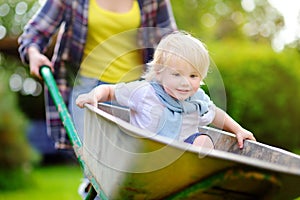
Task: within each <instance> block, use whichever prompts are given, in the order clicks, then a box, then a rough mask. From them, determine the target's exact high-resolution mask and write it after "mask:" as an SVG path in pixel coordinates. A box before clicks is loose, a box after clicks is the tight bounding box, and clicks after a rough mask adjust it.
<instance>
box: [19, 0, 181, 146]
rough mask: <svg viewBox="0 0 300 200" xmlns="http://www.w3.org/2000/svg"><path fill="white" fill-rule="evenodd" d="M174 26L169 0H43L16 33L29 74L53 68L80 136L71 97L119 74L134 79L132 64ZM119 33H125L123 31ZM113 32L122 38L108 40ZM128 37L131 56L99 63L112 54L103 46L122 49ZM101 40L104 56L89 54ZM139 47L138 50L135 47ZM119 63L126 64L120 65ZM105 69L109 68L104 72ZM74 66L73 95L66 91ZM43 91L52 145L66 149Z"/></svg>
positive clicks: (144, 58)
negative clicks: (51, 47) (44, 67)
mask: <svg viewBox="0 0 300 200" xmlns="http://www.w3.org/2000/svg"><path fill="white" fill-rule="evenodd" d="M176 29H177V27H176V24H175V20H174V17H173V13H172V9H171V5H170V3H169V1H168V0H138V1H137V0H109V1H107V0H90V1H89V0H73V1H60V0H47V1H46V2H45V4H44V5H43V6H42V7H41V9H40V10H39V11H38V13H37V14H36V15H35V16H34V17H33V18H32V19H31V20H30V21H29V23H28V24H27V25H26V27H25V29H24V33H23V34H22V35H21V36H20V38H19V44H20V47H19V52H20V56H21V59H22V61H23V62H24V63H27V64H29V67H30V73H31V74H32V75H33V76H36V77H40V75H39V68H40V66H42V65H48V66H50V68H51V69H52V70H53V72H54V77H55V78H56V80H57V84H58V87H59V89H60V92H61V94H62V96H63V98H64V99H65V101H66V103H67V104H68V102H70V105H69V108H70V112H71V113H72V116H73V119H74V123H75V126H76V129H77V132H78V133H79V135H80V136H81V138H82V134H83V133H82V132H83V131H82V130H83V123H82V121H83V120H82V116H83V114H82V111H80V110H79V109H77V110H75V109H76V106H73V104H72V103H71V102H74V101H75V98H76V96H77V94H80V93H84V92H86V91H89V90H90V89H91V88H93V87H95V86H96V85H99V84H103V83H116V82H119V81H120V79H121V78H122V77H124V76H125V79H124V78H122V81H132V80H134V79H139V77H140V75H141V74H142V70H132V68H135V67H136V66H137V65H138V64H143V63H146V62H148V61H149V60H151V58H152V54H153V47H155V45H156V44H157V42H158V41H159V40H160V38H161V37H162V36H163V35H164V34H166V33H168V32H172V31H174V30H176ZM124 32H127V33H129V34H123V33H124ZM56 33H57V38H56V43H55V49H54V54H53V57H52V60H51V61H50V60H49V59H48V58H47V57H46V56H45V55H44V53H45V52H46V50H47V48H48V46H49V44H50V41H51V40H52V39H54V38H55V36H56ZM115 35H120V37H121V38H122V39H118V37H116V38H117V39H112V40H111V39H110V38H112V37H113V36H115ZM130 37H131V38H130ZM127 39H128V40H132V41H136V42H135V43H136V46H134V45H131V46H130V45H129V47H128V49H129V50H128V51H131V50H132V49H135V52H133V54H134V55H133V56H132V55H129V57H127V58H126V56H125V58H124V59H122V58H121V59H119V60H117V62H112V63H109V64H111V65H109V66H108V64H107V63H105V64H103V63H104V62H105V61H103V58H104V57H107V56H109V57H110V60H113V58H114V56H116V55H115V54H113V53H107V52H109V51H105V49H108V50H109V48H110V47H112V48H113V50H115V49H118V48H123V49H122V50H121V51H120V52H122V51H124V48H126V47H127V46H126V45H127V44H121V45H119V46H118V44H117V45H116V43H118V41H124V40H127ZM103 43H104V44H106V45H104V48H102V52H101V54H104V55H105V56H101V55H97V54H96V53H93V49H95V48H96V47H98V46H99V44H103ZM120 46H121V47H120ZM103 49H104V50H103ZM139 49H142V51H138V50H139ZM97 52H98V51H97ZM91 55H92V56H91ZM95 55H97V56H95ZM117 56H118V55H117ZM123 61H124V62H123ZM101 63H102V65H101ZM118 63H121V64H118ZM122 63H123V64H122ZM124 66H127V67H125V69H124ZM107 68H109V69H110V70H105V69H107ZM120 68H122V70H120ZM79 69H80V71H79V73H78V74H79V76H78V78H77V80H78V81H77V83H78V84H76V87H77V88H76V94H74V95H70V92H71V87H72V85H73V83H74V77H75V75H76V73H77V72H78V70H79ZM103 72H104V73H103ZM112 72H113V73H112ZM100 73H101V76H99V74H100ZM102 78H103V79H104V80H102ZM45 94H46V101H45V102H46V104H47V105H46V113H47V114H46V119H47V126H48V129H47V130H48V131H49V132H48V134H49V135H51V136H52V138H53V139H54V140H55V144H56V148H58V149H64V148H67V147H68V146H70V143H69V140H68V139H67V135H66V133H65V130H64V128H63V126H62V124H61V122H60V120H59V117H58V113H57V112H56V109H55V106H54V104H53V102H52V101H51V99H50V98H49V95H48V92H47V91H46V92H45ZM72 97H73V98H72ZM74 105H75V104H74ZM73 109H74V110H73ZM75 115H76V116H75Z"/></svg>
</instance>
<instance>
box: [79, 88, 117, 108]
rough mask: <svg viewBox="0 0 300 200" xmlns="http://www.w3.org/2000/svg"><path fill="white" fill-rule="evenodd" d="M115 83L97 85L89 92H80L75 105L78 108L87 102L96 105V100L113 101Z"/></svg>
mask: <svg viewBox="0 0 300 200" xmlns="http://www.w3.org/2000/svg"><path fill="white" fill-rule="evenodd" d="M114 100H116V98H115V85H99V86H97V87H95V88H94V89H93V90H91V91H90V92H89V93H86V94H81V95H79V96H78V97H77V99H76V105H77V106H78V107H80V108H83V107H84V104H86V103H88V104H91V105H93V106H95V107H97V104H98V102H104V101H114Z"/></svg>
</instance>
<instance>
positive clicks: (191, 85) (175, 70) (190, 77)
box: [157, 59, 202, 101]
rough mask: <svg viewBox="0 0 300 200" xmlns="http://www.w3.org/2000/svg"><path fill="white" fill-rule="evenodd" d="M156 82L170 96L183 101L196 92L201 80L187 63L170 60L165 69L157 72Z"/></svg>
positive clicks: (179, 60) (180, 60)
mask: <svg viewBox="0 0 300 200" xmlns="http://www.w3.org/2000/svg"><path fill="white" fill-rule="evenodd" d="M157 80H158V81H159V82H160V83H161V84H162V86H163V88H164V90H165V91H166V92H167V93H168V94H169V95H170V96H172V97H174V98H175V99H178V100H180V101H183V100H185V99H187V98H189V97H191V96H193V95H194V94H195V93H196V92H197V90H198V89H199V86H200V82H201V81H202V78H201V76H200V74H199V72H198V71H197V70H196V69H195V68H194V67H193V66H191V65H190V64H189V63H187V62H185V61H184V60H182V59H171V61H169V63H168V66H167V67H165V68H164V69H163V70H162V71H160V72H157Z"/></svg>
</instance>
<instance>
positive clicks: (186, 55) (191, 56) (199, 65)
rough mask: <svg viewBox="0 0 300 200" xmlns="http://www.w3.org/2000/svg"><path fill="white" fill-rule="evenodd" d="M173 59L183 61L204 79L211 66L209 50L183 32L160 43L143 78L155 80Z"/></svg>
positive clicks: (167, 37) (170, 35) (171, 35)
mask: <svg viewBox="0 0 300 200" xmlns="http://www.w3.org/2000/svg"><path fill="white" fill-rule="evenodd" d="M173 59H183V60H184V61H186V62H187V63H189V64H190V65H191V66H192V67H194V68H195V69H196V70H197V71H198V72H199V74H200V75H201V78H202V79H204V78H205V77H206V75H207V71H208V68H209V65H210V59H209V54H208V51H207V49H206V48H205V46H204V44H203V43H202V42H201V41H200V40H198V39H196V38H194V37H193V36H191V35H190V34H188V33H185V32H182V31H176V32H173V33H171V34H169V35H167V36H165V37H164V38H163V39H162V40H161V41H160V43H159V44H158V46H157V48H156V50H155V52H154V56H153V60H152V61H151V62H150V63H148V65H149V69H148V71H147V72H146V74H145V75H144V76H143V77H144V78H145V79H146V80H148V81H151V80H155V77H156V74H157V73H156V72H159V71H161V70H163V69H164V67H167V66H168V63H169V61H170V60H173Z"/></svg>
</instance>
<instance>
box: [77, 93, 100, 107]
mask: <svg viewBox="0 0 300 200" xmlns="http://www.w3.org/2000/svg"><path fill="white" fill-rule="evenodd" d="M86 103H88V104H91V105H93V106H95V107H97V103H98V100H97V98H96V96H95V95H94V93H93V91H91V92H90V93H87V94H81V95H79V96H78V97H77V99H76V105H77V106H78V107H80V108H83V107H84V104H86Z"/></svg>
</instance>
